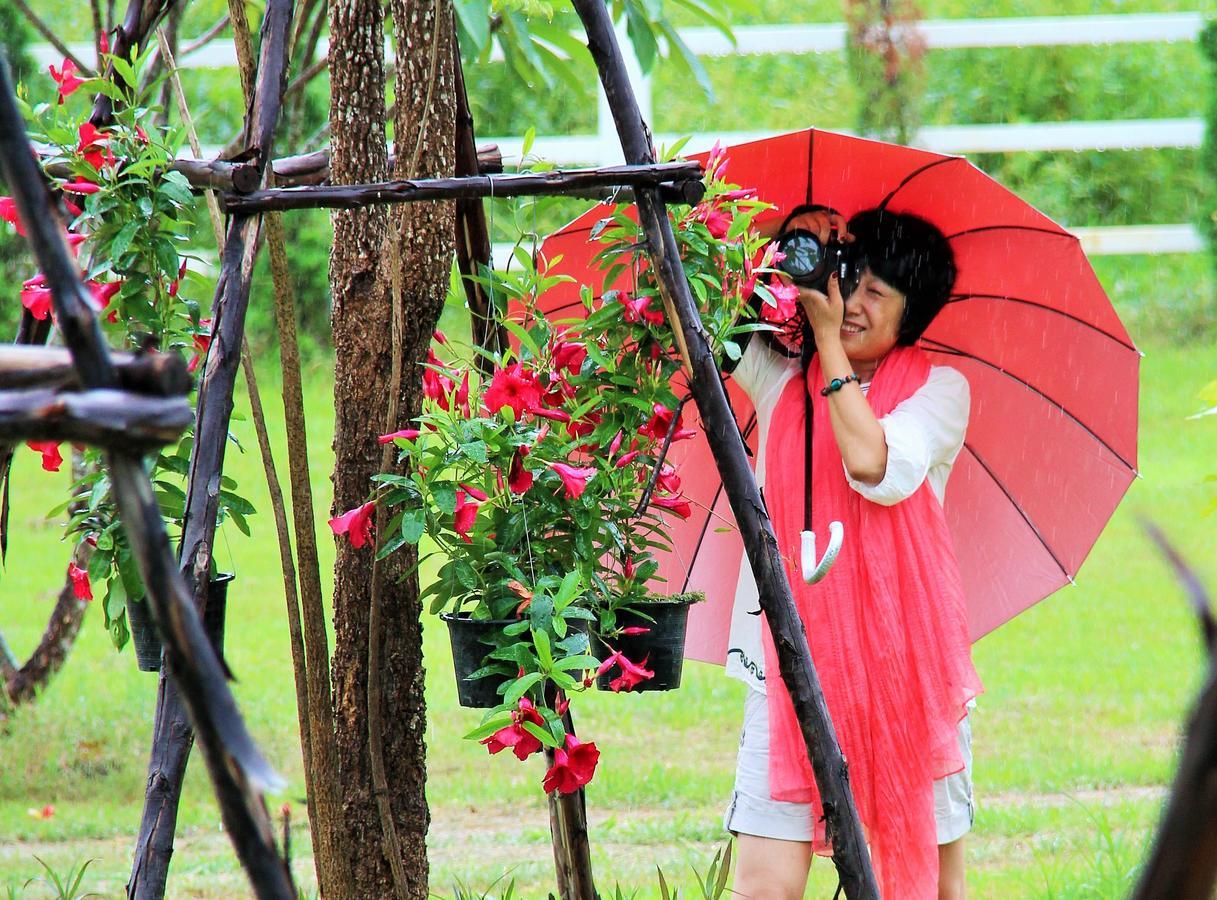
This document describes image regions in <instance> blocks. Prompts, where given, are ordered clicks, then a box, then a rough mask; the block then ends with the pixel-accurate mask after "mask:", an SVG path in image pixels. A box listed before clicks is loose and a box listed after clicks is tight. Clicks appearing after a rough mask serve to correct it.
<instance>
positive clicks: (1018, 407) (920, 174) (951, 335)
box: [541, 129, 1140, 663]
mask: <svg viewBox="0 0 1217 900" xmlns="http://www.w3.org/2000/svg"><path fill="white" fill-rule="evenodd" d="M727 157H728V160H729V167H728V172H727V174H728V177H729V180H731V181H733V182H735V183H737V184H739V185H741V186H743V187H755V188H756V189H757V190H758V192H759V196H760V198H761V199H762V200H766V201H768V202H769V203H772V204H774V206H775V207H776V209H775V210H773V211H772V212H771V213H769V214H767V217H766V218H761V219H759V220H758V222H759V223H761V224H763V223H764V222H765V221H768V220H771V219H777V220H780V219H781V218H783V217H784V216H785V215H786V213H787V212H788V211H789V210H791V209H793V208H794V207H795V206H798V205H799V204H803V203H818V204H823V205H825V206H830V207H833V208H835V209H836V210H838V211H840V212H841V213H842V214H843V215H845V216H846V217H848V216H851V215H853V214H854V213H856V212H858V211H860V210H864V209H869V208H873V207H877V206H880V205H884V206H886V207H887V208H889V209H891V210H892V211H893V212H909V213H916V214H917V215H919V216H921V217H923V218H925V219H928V220H929V221H930V222H932V223H934V224H935V225H936V226H937V227H938V228H939V229H940V230H941V231H942V232H943V233H944V234H945V235H947V237H948V239H949V240H950V242H951V246H952V248H953V249H954V251H955V257H956V262H957V265H958V270H959V274H958V278H957V280H956V283H955V290H954V294H953V295H952V298H951V302H950V303H948V304H947V306H946V308H945V309H944V310H943V311H942V313H941V314H940V315H939V316H938V318H937V319H935V320H934V323H933V324H932V325H931V326H930V328H929V329H928V330H927V331H926V333H925V335H924V337H923V338H922V341H921V346H922V347H923V349H925V350H926V351H928V352H929V353H930V354H931V355H932V357H933V359H934V361H935V363H942V364H947V365H951V366H953V367H954V368H956V369H958V370H959V371H961V372H962V373H963V374H964V375H965V376H966V377H967V379H968V382H969V384H970V386H971V393H972V410H971V418H970V420H969V424H968V431H967V436H966V438H965V443H964V449H963V450H962V451H961V452H960V455H959V458H958V459H957V460H956V462H955V467H954V469H953V471H952V473H951V478H950V480H949V482H948V484H947V493H946V499H945V504H944V505H945V510H946V515H947V521H948V522H949V524H950V527H951V530H952V533H953V535H954V537H955V546H956V550H957V552H958V555H959V563H960V568H961V570H962V573H963V578H964V585H965V588H966V590H967V594H968V612H969V625H970V629H971V634H972V638H973V640H976V639H978V638H980V637H981V636H983V635H985V634H987V633H988V632H990V631H992V630H993V629H994V628H996V627H997V626H999V625H1001V624H1002V623H1003V622H1006V621H1008V620H1009V619H1011V618H1012V617H1014V616H1015V615H1017V614H1018V613H1020V612H1022V611H1023V610H1025V609H1027V608H1028V607H1030V606H1031V605H1033V604H1034V603H1036V602H1038V601H1039V600H1041V599H1043V598H1044V597H1046V596H1048V595H1049V594H1051V593H1052V592H1053V591H1055V590H1057V589H1058V588H1059V587H1061V586H1062V585H1064V584H1065V583H1066V582H1072V581H1073V576H1074V575H1075V574H1076V573H1077V571H1078V568H1079V567H1080V566H1081V564H1082V562H1083V560H1084V559H1085V558H1086V555H1087V554H1088V553H1089V552H1090V548H1091V547H1092V546H1093V545H1094V542H1095V541H1096V540H1097V538H1098V536H1099V533H1100V532H1101V531H1102V530H1103V527H1104V526H1105V525H1106V523H1107V520H1108V519H1109V518H1110V517H1111V514H1112V512H1113V511H1114V510H1115V507H1116V505H1117V504H1118V503H1119V501H1120V498H1121V497H1122V496H1123V495H1124V492H1125V490H1127V488H1128V485H1129V484H1130V483H1131V481H1132V479H1133V478H1134V477H1135V476H1136V465H1137V458H1136V457H1137V370H1138V366H1139V361H1140V353H1139V352H1138V351H1137V349H1136V347H1135V346H1134V345H1133V343H1132V340H1131V339H1130V338H1129V336H1128V332H1127V331H1126V330H1125V328H1124V326H1123V325H1122V324H1121V322H1120V320H1119V318H1118V317H1117V316H1116V313H1115V310H1114V309H1113V308H1112V305H1111V302H1110V300H1108V298H1107V295H1106V294H1105V293H1104V291H1103V288H1102V286H1101V285H1100V284H1099V281H1098V279H1097V278H1096V277H1095V274H1094V270H1093V269H1092V268H1091V266H1090V263H1089V262H1088V261H1087V259H1086V256H1085V254H1084V253H1083V252H1082V249H1081V246H1080V245H1079V243H1078V240H1077V238H1076V237H1074V236H1073V235H1071V234H1070V233H1069V232H1068V231H1066V230H1065V229H1064V228H1062V227H1061V226H1060V225H1058V224H1056V223H1055V222H1053V221H1052V220H1051V219H1049V218H1048V217H1047V216H1045V215H1043V214H1042V213H1040V212H1039V211H1037V210H1036V209H1035V208H1034V207H1032V206H1031V205H1030V204H1028V203H1027V202H1025V201H1024V200H1021V199H1020V198H1018V197H1017V196H1015V195H1014V194H1013V193H1011V192H1010V191H1008V190H1007V189H1006V188H1004V187H1002V186H1001V185H1000V184H998V183H997V182H996V181H994V180H993V179H991V178H990V177H989V176H987V175H985V174H984V173H983V172H981V171H980V170H979V169H977V168H976V167H975V166H973V165H972V164H971V163H969V162H968V161H967V160H966V159H964V158H963V157H959V156H944V155H941V154H938V153H930V152H927V151H925V150H916V149H912V148H909V147H902V146H898V145H894V144H886V143H882V142H879V141H870V140H864V139H861V138H856V137H849V136H846V135H841V134H834V133H832V132H827V131H820V130H817V129H809V130H806V131H799V132H794V133H792V134H785V135H780V136H777V137H773V138H766V139H764V140H759V141H752V142H750V143H746V144H739V145H736V146H733V147H729V148H728V149H727ZM703 161H704V160H703ZM602 218H604V212H603V211H602V210H597V209H593V210H591V211H589V212H588V213H586V214H585V215H583V216H581V217H580V218H578V219H576V220H575V221H574V222H572V223H570V224H569V225H567V226H566V227H565V228H563V229H562V230H560V231H558V232H557V233H555V234H553V235H551V236H550V237H549V238H547V239H546V241H545V243H544V244H543V245H542V247H541V252H542V254H543V255H544V256H545V258H547V259H551V260H552V259H554V258H555V257H556V256H557V255H558V254H561V255H562V259H561V260H560V261H559V262H558V263H557V265H556V266H553V267H551V270H552V271H557V272H560V273H563V274H568V275H572V276H574V277H575V279H576V280H577V281H578V282H579V283H583V284H592V285H596V286H598V287H599V288H600V289H601V290H603V289H607V288H608V287H609V285H603V284H602V277H601V276H600V275H599V273H598V271H597V270H596V269H595V268H594V267H593V266H592V263H591V259H592V257H593V256H594V255H595V253H596V252H597V251H598V250H599V249H600V247H601V246H602V245H600V244H599V243H598V242H596V241H594V240H590V239H589V238H590V232H591V229H592V227H593V226H594V225H595V223H596V222H597V221H599V220H600V219H602ZM623 277H628V276H623ZM542 308H543V309H544V310H546V311H548V312H556V313H566V314H569V313H570V312H571V311H573V310H575V309H578V308H579V306H578V298H577V289H576V288H575V287H573V286H571V285H562V286H560V287H559V288H557V289H555V290H553V291H551V292H550V293H549V294H547V295H546V296H545V297H544V298H543V299H542ZM728 393H729V396H730V399H731V403H732V406H733V408H734V410H735V412H736V416H737V419H738V421H739V422H740V424H741V426H742V429H743V432H744V434H745V436H746V437H749V438H751V440H749V444H750V445H751V447H752V448H753V450H754V451H755V446H756V444H755V437H754V436H753V435H752V430H753V428H754V424H755V423H754V419H753V411H752V407H751V404H750V403H749V401H748V399H747V398H746V397H745V396H744V394H743V392H742V391H741V390H740V389H739V388H738V387H737V386H735V385H734V384H732V383H731V382H730V381H729V382H728ZM671 461H672V462H673V463H674V464H676V465H677V466H678V467H679V469H680V473H681V479H682V483H683V490H684V493H685V495H686V496H688V497H689V498H690V499H691V500H692V501H693V502H694V505H695V506H698V507H700V508H701V510H702V513H701V515H695V516H694V517H693V518H691V519H690V520H688V521H686V522H675V523H672V529H673V531H672V533H671V538H672V541H673V548H674V549H673V552H672V553H671V554H668V555H666V556H665V557H664V558H663V560H662V564H661V569H660V574H661V575H663V576H664V577H665V578H666V579H667V590H668V591H674V590H678V589H679V590H701V591H705V592H706V595H707V597H708V601H709V602H707V603H705V604H699V606H698V607H695V610H696V612H695V613H694V614H693V615H692V616H691V618H690V634H689V637H688V641H687V646H688V651H687V652H688V654H689V655H690V656H693V657H695V658H698V659H705V660H707V661H711V662H718V663H721V662H723V660H724V658H725V655H726V647H727V631H728V627H729V623H730V619H731V615H730V611H731V605H732V603H733V601H734V594H735V585H736V580H737V578H738V575H739V566H740V564H741V562H742V560H743V545H742V542H741V541H740V539H739V535H738V532H737V530H736V529H735V520H734V517H733V516H732V514H731V510H730V507H729V505H728V503H727V500H726V497H725V496H724V494H723V491H722V485H721V483H720V481H719V479H718V473H717V471H716V469H715V466H714V462H713V460H712V458H711V455H710V449H709V446H708V445H707V444H706V441H705V438H704V437H699V439H698V440H695V441H685V442H683V444H682V445H678V446H677V447H675V448H673V451H672V453H671ZM849 539H850V536H849V535H846V540H849Z"/></svg>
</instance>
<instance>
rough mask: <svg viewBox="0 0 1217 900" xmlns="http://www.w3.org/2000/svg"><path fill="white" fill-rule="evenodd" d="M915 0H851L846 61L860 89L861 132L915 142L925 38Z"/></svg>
mask: <svg viewBox="0 0 1217 900" xmlns="http://www.w3.org/2000/svg"><path fill="white" fill-rule="evenodd" d="M919 18H920V13H919V10H918V8H917V5H916V4H915V3H914V2H913V0H896V2H892V0H847V2H846V3H845V19H846V21H847V22H848V23H849V30H848V32H847V38H846V48H845V61H846V64H847V65H848V67H849V70H850V73H851V74H852V76H853V80H854V84H855V85H856V87H857V91H858V105H857V112H856V122H857V126H856V127H857V130H858V133H859V134H862V135H864V136H867V137H875V138H882V139H883V140H889V141H895V142H897V143H900V144H907V143H909V142H910V141H911V140H912V139H913V137H914V136H915V135H916V134H917V129H918V128H919V127H920V125H921V107H922V97H923V94H924V93H925V68H924V66H923V65H922V56H923V55H924V53H925V47H924V41H923V40H922V39H921V38H920V36H919V35H918V34H917V33H916V32H915V31H914V30H913V29H914V28H915V26H916V24H917V21H918V19H919Z"/></svg>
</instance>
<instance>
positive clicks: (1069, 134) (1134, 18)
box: [29, 12, 1204, 258]
mask: <svg viewBox="0 0 1217 900" xmlns="http://www.w3.org/2000/svg"><path fill="white" fill-rule="evenodd" d="M1203 26H1204V17H1203V15H1202V14H1201V13H1199V12H1178V13H1130V14H1120V15H1094V16H1034V17H1021V18H1003V19H998V18H993V19H939V20H928V21H924V22H921V23H919V24H918V30H919V31H920V33H921V34H922V36H923V37H924V39H925V41H926V45H927V47H929V48H931V49H940V50H947V49H960V48H980V47H1042V46H1077V45H1092V46H1093V45H1100V46H1101V45H1109V44H1128V43H1151V42H1174V41H1193V40H1195V39H1196V38H1197V36H1198V35H1199V33H1200V30H1201V28H1203ZM734 33H735V42H734V43H732V42H731V41H729V40H728V39H727V38H726V36H724V35H723V34H722V33H721V32H718V31H716V30H714V29H712V28H685V29H681V31H680V35H681V38H682V40H684V42H685V43H686V44H687V45H688V46H689V47H690V48H691V49H692V50H693V52H694V53H696V54H698V55H699V56H707V57H722V56H735V55H755V54H795V53H833V52H839V51H840V50H842V49H843V48H844V46H845V26H844V25H842V24H839V23H829V24H792V25H745V26H740V27H738V28H735V29H734ZM623 43H624V49H626V50H627V64H628V66H629V68H630V76H631V80H632V81H633V82H634V86H635V89H636V91H637V93H638V97H639V105H640V107H641V108H642V112H643V116H644V117H645V118H646V119H647V121H651V120H652V116H651V106H652V97H651V85H650V79H649V78H646V77H644V76H643V75H642V73H641V70H640V69H639V67H638V65H637V60H636V59H634V58H633V56H632V54H630V53H628V50H629V44H628V43H627V42H623ZM69 47H70V49H71V50H72V52H73V53H75V54H76V55H77V56H79V57H81V58H82V59H85V60H91V59H92V58H93V54H94V49H93V47H92V45H91V44H83V43H82V44H70V45H69ZM327 49H328V45H327V44H325V42H324V41H323V42H322V45H321V52H323V53H324V52H326V50H327ZM554 49H555V52H559V53H560V51H559V50H557V48H554ZM29 52H30V55H31V57H32V58H33V60H34V61H35V62H36V63H37V64H38V65H39V66H43V67H45V66H48V65H51V64H53V63H58V62H59V60H60V57H59V53H58V51H56V50H55V48H53V47H51V46H50V45H49V44H34V45H31V46H30V48H29ZM385 52H386V57H389V56H391V54H392V48H391V47H390V46H389V44H388V42H386V49H385ZM492 58H497V57H492ZM179 65H180V66H181V67H182V68H204V69H220V68H231V67H235V65H236V57H235V51H234V49H233V47H232V45H231V43H229V42H227V41H223V40H218V41H216V42H215V43H212V44H210V45H207V46H205V47H203V48H201V49H200V50H197V51H195V52H194V53H192V54H189V55H187V56H185V57H184V58H182V59H180V60H179ZM802 124H804V123H792V127H800V126H801V125H802ZM596 132H597V133H596V134H588V135H540V136H538V137H537V138H536V141H535V142H534V145H533V149H532V152H533V154H535V155H537V156H540V157H543V158H545V159H549V160H553V161H555V162H558V163H561V164H569V163H590V164H596V165H609V164H613V163H619V162H621V161H622V157H621V148H620V145H619V144H618V142H617V138H616V133H615V130H614V128H613V124H612V117H611V115H610V114H609V112H608V108H607V105H606V102H605V100H604V97H603V94H602V95H601V97H600V103H599V110H598V116H597V129H596ZM773 133H774V132H767V131H747V132H720V133H699V134H694V135H693V136H692V138H691V139H690V141H689V143H688V144H687V145H686V149H687V150H689V151H690V152H697V151H699V150H707V149H709V148H710V146H711V145H712V144H713V143H714V142H715V141H716V140H722V141H723V142H724V143H727V144H733V143H741V142H744V141H749V140H757V139H759V138H763V137H767V136H769V135H770V134H773ZM1203 136H1204V121H1203V120H1202V119H1130V120H1120V121H1106V122H1100V121H1089V122H1032V123H1009V124H983V125H939V126H926V127H924V128H922V129H921V131H920V132H919V133H918V135H917V138H916V140H915V141H914V143H916V144H917V145H918V146H922V147H925V148H926V149H929V150H934V151H937V152H940V153H1006V152H1017V151H1051V150H1140V149H1156V148H1197V147H1199V146H1200V144H1201V141H1202V140H1203ZM678 137H680V136H679V135H675V134H659V135H656V142H657V143H660V144H671V143H674V142H675V141H676V140H677V139H678ZM483 140H484V141H485V142H494V143H497V144H498V145H499V147H500V148H501V150H502V152H503V156H504V158H505V159H507V160H509V161H510V160H518V159H519V158H520V156H521V152H522V149H523V139H522V138H520V137H518V136H502V137H487V138H483ZM208 150H209V151H213V150H214V148H208ZM212 155H214V153H212ZM1077 234H1078V235H1079V237H1080V238H1081V240H1082V244H1083V246H1084V247H1085V248H1086V251H1087V252H1088V253H1092V254H1107V253H1192V252H1197V251H1199V250H1202V249H1203V248H1204V242H1203V240H1202V238H1201V237H1200V235H1199V234H1198V233H1197V232H1196V230H1195V229H1194V228H1193V227H1192V226H1190V225H1184V224H1175V225H1139V226H1130V227H1114V228H1112V227H1108V228H1083V229H1078V230H1077ZM507 250H509V248H508V247H499V246H497V245H496V247H495V251H496V258H498V255H499V253H505V252H507Z"/></svg>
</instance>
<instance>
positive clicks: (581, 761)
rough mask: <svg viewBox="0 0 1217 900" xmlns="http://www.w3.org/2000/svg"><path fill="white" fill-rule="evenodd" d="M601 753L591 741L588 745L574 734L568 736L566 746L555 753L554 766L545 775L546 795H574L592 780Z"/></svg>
mask: <svg viewBox="0 0 1217 900" xmlns="http://www.w3.org/2000/svg"><path fill="white" fill-rule="evenodd" d="M599 759H600V751H599V750H597V749H596V745H595V744H594V743H592V742H591V741H588V742H587V743H586V744H585V743H583V742H582V741H580V740H579V739H578V738H577V737H575V736H574V735H573V734H568V735H567V736H566V746H565V747H564V748H559V749H558V750H555V751H554V764H553V765H552V766H550V767H549V771H547V772H546V773H545V781H544V782H543V784H542V786H543V787H544V788H545V793H547V794H550V793H553V792H554V791H555V790H556V791H557V792H558V793H559V794H573V793H574V792H575V791H577V790H579V788H581V787H583V786H584V785H585V784H587V783H588V782H589V781H591V780H592V776H593V775H594V774H595V773H596V763H597V762H598V761H599Z"/></svg>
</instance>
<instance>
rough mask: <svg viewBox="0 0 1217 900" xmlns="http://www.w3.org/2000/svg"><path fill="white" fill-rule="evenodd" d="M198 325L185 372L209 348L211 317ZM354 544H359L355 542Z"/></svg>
mask: <svg viewBox="0 0 1217 900" xmlns="http://www.w3.org/2000/svg"><path fill="white" fill-rule="evenodd" d="M199 326H200V327H203V328H206V329H208V330H207V331H203V332H200V333H198V334H196V335H195V336H194V351H195V352H194V356H192V357H191V358H190V363H189V365H187V366H186V371H187V372H193V371H194V370H195V369H197V368H198V367H199V363H200V362H202V360H203V357H205V356H206V355H207V351H208V350H210V349H211V330H210V329H211V319H200V320H199ZM356 546H360V545H358V544H356Z"/></svg>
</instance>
